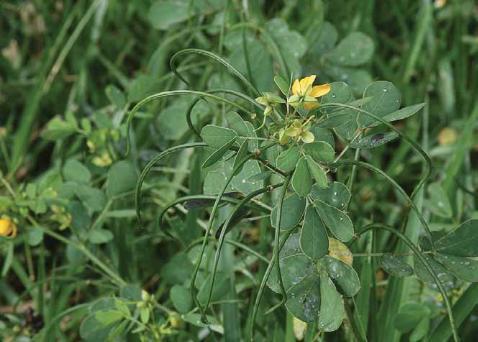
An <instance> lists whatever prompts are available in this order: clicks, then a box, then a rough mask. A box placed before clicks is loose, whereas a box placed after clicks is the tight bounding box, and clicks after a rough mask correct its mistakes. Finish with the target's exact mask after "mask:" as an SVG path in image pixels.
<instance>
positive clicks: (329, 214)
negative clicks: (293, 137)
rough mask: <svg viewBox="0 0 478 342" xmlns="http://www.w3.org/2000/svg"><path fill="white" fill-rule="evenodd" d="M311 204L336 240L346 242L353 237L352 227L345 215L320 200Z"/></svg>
mask: <svg viewBox="0 0 478 342" xmlns="http://www.w3.org/2000/svg"><path fill="white" fill-rule="evenodd" d="M313 203H314V206H315V208H316V209H317V212H318V213H319V215H320V218H321V219H322V221H323V222H324V223H325V225H326V226H327V228H328V229H329V230H330V231H331V233H332V234H333V235H334V236H335V237H336V238H337V239H338V240H340V241H343V242H347V241H350V240H351V239H352V238H353V237H354V225H353V223H352V220H350V217H349V216H348V215H347V214H346V213H344V212H343V211H341V210H339V209H337V208H336V207H333V206H331V205H328V204H327V203H325V202H323V201H321V200H315V201H314V202H313Z"/></svg>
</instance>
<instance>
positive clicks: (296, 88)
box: [292, 80, 300, 95]
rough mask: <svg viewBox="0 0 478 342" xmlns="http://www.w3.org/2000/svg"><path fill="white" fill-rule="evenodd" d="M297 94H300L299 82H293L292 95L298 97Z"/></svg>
mask: <svg viewBox="0 0 478 342" xmlns="http://www.w3.org/2000/svg"><path fill="white" fill-rule="evenodd" d="M299 93H300V82H299V80H295V81H294V83H293V84H292V94H293V95H299Z"/></svg>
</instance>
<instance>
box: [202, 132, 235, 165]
mask: <svg viewBox="0 0 478 342" xmlns="http://www.w3.org/2000/svg"><path fill="white" fill-rule="evenodd" d="M235 140H236V138H233V139H231V140H230V141H228V142H227V143H225V144H224V145H223V146H221V147H220V148H218V149H217V150H216V151H214V152H212V153H211V154H210V155H209V157H208V158H207V159H206V160H205V161H204V163H203V164H202V167H203V168H206V167H209V166H211V165H214V164H215V163H216V162H217V161H219V160H220V159H221V158H222V157H223V156H224V154H226V152H227V151H229V148H231V146H232V145H233V144H234V141H235Z"/></svg>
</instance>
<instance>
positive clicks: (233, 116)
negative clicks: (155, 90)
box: [226, 112, 258, 152]
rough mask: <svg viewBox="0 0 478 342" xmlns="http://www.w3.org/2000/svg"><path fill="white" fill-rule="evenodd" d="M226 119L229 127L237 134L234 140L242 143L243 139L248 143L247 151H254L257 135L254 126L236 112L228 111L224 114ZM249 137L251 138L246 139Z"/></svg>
mask: <svg viewBox="0 0 478 342" xmlns="http://www.w3.org/2000/svg"><path fill="white" fill-rule="evenodd" d="M226 121H227V123H228V126H229V128H230V129H232V130H234V131H235V132H236V133H237V134H238V135H239V137H238V139H237V140H236V141H237V142H238V144H239V145H242V144H243V143H244V141H247V143H248V150H249V152H254V150H256V149H257V147H258V145H257V139H256V138H257V135H256V132H255V131H254V126H253V125H252V124H251V123H250V122H249V121H246V120H244V119H243V118H242V117H241V116H240V115H239V114H237V113H236V112H228V113H227V114H226ZM245 137H247V138H251V139H246V138H245Z"/></svg>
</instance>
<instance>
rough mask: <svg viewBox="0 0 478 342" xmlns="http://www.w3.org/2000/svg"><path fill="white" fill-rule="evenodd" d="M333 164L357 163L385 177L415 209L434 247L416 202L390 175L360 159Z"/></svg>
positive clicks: (428, 228)
mask: <svg viewBox="0 0 478 342" xmlns="http://www.w3.org/2000/svg"><path fill="white" fill-rule="evenodd" d="M334 165H357V166H360V167H364V168H366V169H368V170H371V171H373V172H375V173H378V174H379V175H381V176H382V177H383V178H385V179H386V180H387V181H388V182H389V183H390V184H391V185H392V186H393V187H394V188H395V189H397V190H398V192H400V194H402V196H403V197H404V198H405V200H406V201H407V202H408V205H410V207H411V208H412V209H413V211H415V213H416V214H417V217H418V219H419V220H420V223H421V224H422V225H423V228H424V229H425V232H426V233H427V236H428V239H429V240H430V244H431V246H432V248H433V249H434V243H433V238H432V233H431V230H430V227H429V226H428V223H427V221H426V220H425V218H424V217H423V215H422V213H421V212H420V210H419V209H418V207H417V206H416V204H415V203H414V202H413V200H412V199H411V197H409V196H408V194H407V193H406V192H405V190H403V188H402V187H401V186H400V185H398V183H397V182H396V181H395V180H394V179H393V178H392V177H390V176H389V175H387V174H386V173H385V172H384V171H382V170H380V169H379V168H377V167H375V166H373V165H371V164H369V163H366V162H361V161H357V160H342V161H338V162H336V163H333V164H331V166H334Z"/></svg>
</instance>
